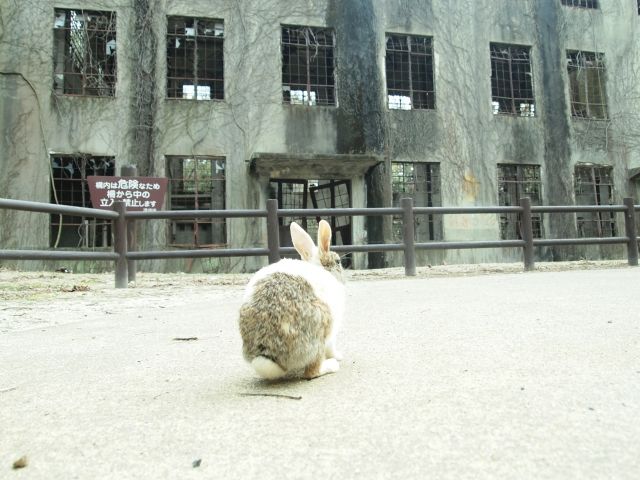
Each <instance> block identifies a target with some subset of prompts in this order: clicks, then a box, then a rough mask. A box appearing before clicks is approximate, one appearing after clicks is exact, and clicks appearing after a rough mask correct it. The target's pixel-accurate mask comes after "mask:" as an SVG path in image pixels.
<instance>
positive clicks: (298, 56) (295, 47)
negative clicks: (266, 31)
mask: <svg viewBox="0 0 640 480" xmlns="http://www.w3.org/2000/svg"><path fill="white" fill-rule="evenodd" d="M334 44H335V41H334V35H333V30H331V29H329V28H316V27H301V26H283V27H282V98H283V101H284V103H289V104H292V105H311V106H313V105H329V106H330V105H335V104H336V94H335V76H334Z"/></svg>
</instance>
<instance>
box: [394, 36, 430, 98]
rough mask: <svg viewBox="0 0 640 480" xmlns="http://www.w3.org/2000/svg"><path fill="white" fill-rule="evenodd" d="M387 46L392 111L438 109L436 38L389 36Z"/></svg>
mask: <svg viewBox="0 0 640 480" xmlns="http://www.w3.org/2000/svg"><path fill="white" fill-rule="evenodd" d="M385 45H386V55H385V72H386V79H387V106H388V108H389V109H390V110H434V109H435V108H436V96H435V78H434V69H433V62H434V57H433V37H426V36H418V35H403V34H398V33H387V34H386V36H385ZM401 87H404V88H401ZM420 87H422V88H420Z"/></svg>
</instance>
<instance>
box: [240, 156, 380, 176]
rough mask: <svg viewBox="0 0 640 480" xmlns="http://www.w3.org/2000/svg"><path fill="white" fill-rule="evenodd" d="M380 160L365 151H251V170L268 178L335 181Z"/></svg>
mask: <svg viewBox="0 0 640 480" xmlns="http://www.w3.org/2000/svg"><path fill="white" fill-rule="evenodd" d="M382 161H383V158H382V157H381V156H379V155H368V154H335V155H329V154H309V153H302V154H293V153H255V154H254V155H253V157H252V158H251V172H253V173H254V174H256V175H258V176H260V177H268V178H280V179H314V180H331V179H335V180H338V179H348V178H354V177H360V176H362V175H364V174H365V173H366V172H367V170H369V169H370V168H371V167H373V166H374V165H377V164H378V163H380V162H382Z"/></svg>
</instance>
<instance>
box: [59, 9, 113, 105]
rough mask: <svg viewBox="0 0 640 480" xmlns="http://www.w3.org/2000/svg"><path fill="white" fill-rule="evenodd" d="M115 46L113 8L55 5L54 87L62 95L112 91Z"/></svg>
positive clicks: (99, 93) (106, 93)
mask: <svg viewBox="0 0 640 480" xmlns="http://www.w3.org/2000/svg"><path fill="white" fill-rule="evenodd" d="M116 46H117V42H116V13H115V12H102V11H94V10H72V9H55V11H54V79H53V84H54V90H55V91H56V92H57V93H62V94H65V95H84V96H101V97H104V96H113V95H115V86H116V79H117V73H116V68H117V61H116Z"/></svg>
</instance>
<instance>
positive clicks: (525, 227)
mask: <svg viewBox="0 0 640 480" xmlns="http://www.w3.org/2000/svg"><path fill="white" fill-rule="evenodd" d="M520 206H521V207H522V214H521V215H520V229H521V232H520V235H521V236H522V240H524V247H522V254H523V257H524V269H525V271H527V272H529V271H531V270H533V269H534V268H535V262H534V260H533V220H532V217H531V199H530V198H529V197H523V198H521V199H520Z"/></svg>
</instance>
